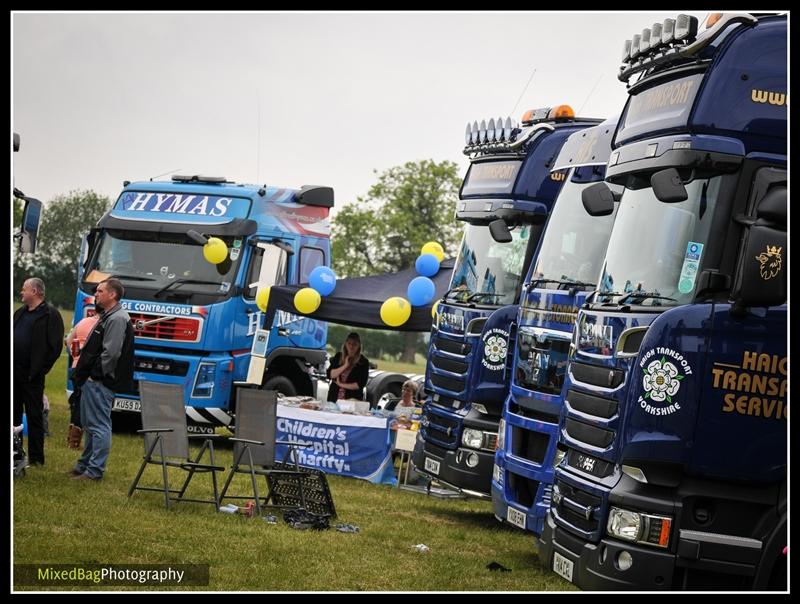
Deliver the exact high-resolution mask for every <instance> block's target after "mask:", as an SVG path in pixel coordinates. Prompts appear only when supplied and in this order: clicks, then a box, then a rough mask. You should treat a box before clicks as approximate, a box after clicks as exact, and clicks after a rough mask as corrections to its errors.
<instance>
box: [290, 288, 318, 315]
mask: <svg viewBox="0 0 800 604" xmlns="http://www.w3.org/2000/svg"><path fill="white" fill-rule="evenodd" d="M321 301H322V297H321V296H320V295H319V292H318V291H317V290H315V289H314V288H312V287H304V288H303V289H301V290H300V291H299V292H297V293H296V294H295V295H294V307H295V308H296V309H297V310H299V311H300V312H301V313H303V314H304V315H310V314H311V313H312V312H314V311H315V310H317V309H318V308H319V303H320V302H321Z"/></svg>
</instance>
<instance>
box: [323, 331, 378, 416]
mask: <svg viewBox="0 0 800 604" xmlns="http://www.w3.org/2000/svg"><path fill="white" fill-rule="evenodd" d="M327 373H328V378H330V385H329V386H328V401H330V402H332V403H335V402H336V401H337V400H339V399H345V398H355V399H358V400H360V401H363V400H364V387H365V386H366V385H367V380H368V379H369V360H368V359H367V357H365V356H364V355H363V354H361V338H360V337H359V335H358V334H357V333H356V332H352V333H350V334H349V335H348V336H347V339H345V341H344V344H342V350H341V352H337V353H336V354H335V355H334V356H333V359H331V365H330V367H328V371H327Z"/></svg>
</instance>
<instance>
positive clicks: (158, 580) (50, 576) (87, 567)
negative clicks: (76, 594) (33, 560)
mask: <svg viewBox="0 0 800 604" xmlns="http://www.w3.org/2000/svg"><path fill="white" fill-rule="evenodd" d="M14 585H26V586H30V585H41V586H59V585H60V586H63V587H76V586H87V585H101V586H102V585H142V586H162V587H165V586H181V585H208V564H15V565H14Z"/></svg>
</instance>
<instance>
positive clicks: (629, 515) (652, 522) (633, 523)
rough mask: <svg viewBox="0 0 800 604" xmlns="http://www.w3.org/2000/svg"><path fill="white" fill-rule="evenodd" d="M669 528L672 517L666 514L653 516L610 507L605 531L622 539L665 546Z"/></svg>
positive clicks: (667, 541) (667, 542)
mask: <svg viewBox="0 0 800 604" xmlns="http://www.w3.org/2000/svg"><path fill="white" fill-rule="evenodd" d="M671 528H672V518H670V517H668V516H655V515H653V514H643V513H641V512H634V511H632V510H625V509H622V508H616V507H612V508H611V510H610V511H609V513H608V525H607V526H606V532H607V533H608V534H609V535H610V536H612V537H617V538H618V539H623V540H624V541H631V542H634V543H643V544H645V545H653V546H655V547H664V548H665V547H667V546H668V545H669V533H670V529H671Z"/></svg>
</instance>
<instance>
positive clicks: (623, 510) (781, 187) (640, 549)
mask: <svg viewBox="0 0 800 604" xmlns="http://www.w3.org/2000/svg"><path fill="white" fill-rule="evenodd" d="M697 30H698V24H697V21H696V20H695V19H693V18H689V17H688V16H685V15H679V16H678V17H677V19H674V20H673V19H668V20H666V21H664V22H663V23H659V24H656V25H654V26H653V27H652V28H647V29H645V30H644V31H643V32H642V33H641V34H637V35H636V36H634V37H633V39H632V40H631V41H629V42H626V44H625V50H624V56H623V65H622V67H621V70H620V73H619V78H620V80H622V81H623V82H626V83H628V87H629V97H628V100H627V102H626V106H625V109H624V111H623V114H622V116H621V118H620V121H619V124H618V126H617V131H616V133H615V136H614V142H613V146H614V152H613V153H612V155H611V157H610V159H609V163H608V167H607V171H606V180H607V181H608V182H611V183H617V184H621V185H623V186H624V187H625V189H624V193H623V194H622V198H621V200H620V202H619V204H620V207H619V209H618V210H617V216H616V219H615V222H614V227H613V230H612V234H611V239H610V240H609V244H608V249H607V252H606V256H605V259H604V262H603V269H602V272H601V275H600V279H599V290H598V293H597V294H596V295H595V296H593V297H591V298H590V299H588V300H587V303H586V305H585V306H584V307H583V308H582V309H581V310H580V312H579V316H578V320H577V323H576V328H575V331H574V332H573V342H572V345H573V347H574V349H573V352H572V354H571V356H570V359H569V364H568V369H567V377H566V380H565V384H564V390H565V406H564V411H563V414H562V417H561V421H560V424H559V427H560V441H561V445H563V447H564V448H565V451H566V454H565V457H564V459H563V460H562V461H561V463H560V464H559V466H558V467H557V468H556V472H555V482H554V485H553V493H552V500H551V507H550V511H549V512H548V515H547V518H546V521H545V526H544V530H543V532H542V536H541V540H540V547H539V555H540V558H541V560H542V562H543V563H544V564H545V565H547V566H548V567H549V568H552V569H553V570H554V571H555V572H557V573H558V574H559V575H561V576H562V577H564V578H566V579H567V580H569V581H572V582H573V583H575V584H576V585H577V586H579V587H581V588H583V589H614V590H618V589H637V590H657V589H756V590H773V589H775V590H781V589H786V586H787V558H788V540H787V539H788V535H787V521H788V507H787V471H786V470H787V430H788V425H787V415H788V400H787V398H786V387H787V380H788V375H787V304H786V294H787V278H786V270H787V267H786V258H787V251H788V249H787V236H786V230H787V220H786V219H787V185H788V175H787V171H786V169H787V105H788V98H787V96H786V95H787V69H786V67H787V53H788V45H787V16H786V15H785V14H783V15H779V14H758V15H750V14H713V15H711V16H710V17H709V18H708V20H707V21H706V27H705V29H704V30H703V31H702V32H701V33H698V32H697ZM637 75H638V77H637V78H636V81H635V82H633V81H632V77H633V76H637ZM603 186H604V185H603V184H602V183H598V184H597V185H595V187H597V188H596V189H595V190H593V191H592V192H589V190H587V193H585V194H584V195H585V196H586V197H587V199H588V200H589V202H590V205H592V206H593V207H594V208H595V209H596V210H597V211H599V210H600V209H602V206H603V205H604V204H606V205H607V203H613V202H609V201H608V194H607V192H606V193H605V194H604V192H603V191H602V187H603ZM595 194H596V195H595ZM604 199H605V201H604Z"/></svg>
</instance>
